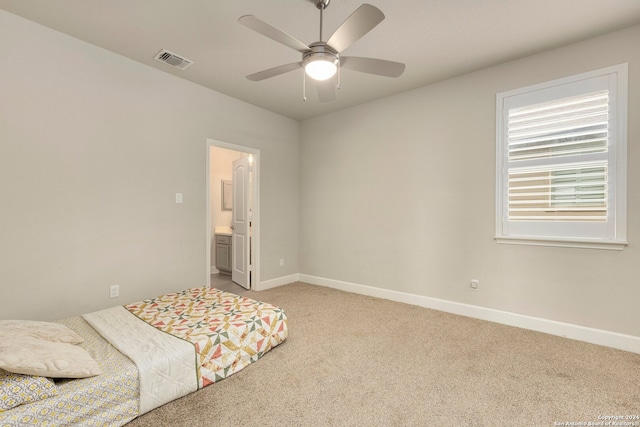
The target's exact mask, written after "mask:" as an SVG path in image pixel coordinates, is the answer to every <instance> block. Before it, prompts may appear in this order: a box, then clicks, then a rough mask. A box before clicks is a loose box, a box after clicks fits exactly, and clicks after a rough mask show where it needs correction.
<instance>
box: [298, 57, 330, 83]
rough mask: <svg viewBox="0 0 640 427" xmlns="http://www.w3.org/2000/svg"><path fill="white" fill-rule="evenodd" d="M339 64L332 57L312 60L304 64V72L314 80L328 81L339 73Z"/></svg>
mask: <svg viewBox="0 0 640 427" xmlns="http://www.w3.org/2000/svg"><path fill="white" fill-rule="evenodd" d="M337 62H338V61H337V60H336V58H331V57H319V58H310V59H309V60H307V61H305V62H304V72H305V73H307V75H308V76H309V77H311V78H312V79H314V80H327V79H330V78H331V77H333V76H334V75H335V74H336V71H338V66H337V65H336V64H337Z"/></svg>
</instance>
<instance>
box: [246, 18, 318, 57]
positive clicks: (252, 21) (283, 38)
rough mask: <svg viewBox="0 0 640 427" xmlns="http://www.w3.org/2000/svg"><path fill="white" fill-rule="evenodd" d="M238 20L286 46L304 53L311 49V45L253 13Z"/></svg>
mask: <svg viewBox="0 0 640 427" xmlns="http://www.w3.org/2000/svg"><path fill="white" fill-rule="evenodd" d="M238 22H239V23H241V24H242V25H244V26H245V27H247V28H251V29H252V30H253V31H256V32H258V33H260V34H262V35H263V36H266V37H269V38H270V39H271V40H275V41H277V42H279V43H282V44H283V45H285V46H289V47H290V48H291V49H294V50H297V51H298V52H301V53H304V52H307V51H308V50H309V46H307V45H306V44H304V43H302V42H301V41H300V40H298V39H296V38H295V37H293V36H290V35H289V34H287V33H285V32H283V31H280V30H279V29H277V28H276V27H274V26H272V25H269V24H267V23H266V22H264V21H261V20H260V19H258V18H256V17H255V16H253V15H244V16H241V17H240V18H238Z"/></svg>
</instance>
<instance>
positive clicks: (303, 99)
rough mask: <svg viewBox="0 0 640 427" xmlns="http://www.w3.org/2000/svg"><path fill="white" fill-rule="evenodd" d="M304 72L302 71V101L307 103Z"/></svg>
mask: <svg viewBox="0 0 640 427" xmlns="http://www.w3.org/2000/svg"><path fill="white" fill-rule="evenodd" d="M306 74H307V73H305V72H304V70H303V71H302V101H303V102H307V78H306Z"/></svg>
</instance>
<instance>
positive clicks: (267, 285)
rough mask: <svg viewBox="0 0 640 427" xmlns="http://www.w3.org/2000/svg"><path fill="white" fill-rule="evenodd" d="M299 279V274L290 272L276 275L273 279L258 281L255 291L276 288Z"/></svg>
mask: <svg viewBox="0 0 640 427" xmlns="http://www.w3.org/2000/svg"><path fill="white" fill-rule="evenodd" d="M298 281H300V275H299V274H291V275H289V276H282V277H276V278H275V279H270V280H263V281H261V282H260V283H258V286H257V287H256V289H254V290H255V291H266V290H267V289H271V288H277V287H278V286H282V285H288V284H289V283H293V282H298Z"/></svg>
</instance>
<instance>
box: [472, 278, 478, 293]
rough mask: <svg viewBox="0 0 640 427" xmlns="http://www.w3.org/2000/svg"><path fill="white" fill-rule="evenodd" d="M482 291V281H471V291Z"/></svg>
mask: <svg viewBox="0 0 640 427" xmlns="http://www.w3.org/2000/svg"><path fill="white" fill-rule="evenodd" d="M479 289H480V281H479V280H478V279H471V290H472V291H477V290H479Z"/></svg>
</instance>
